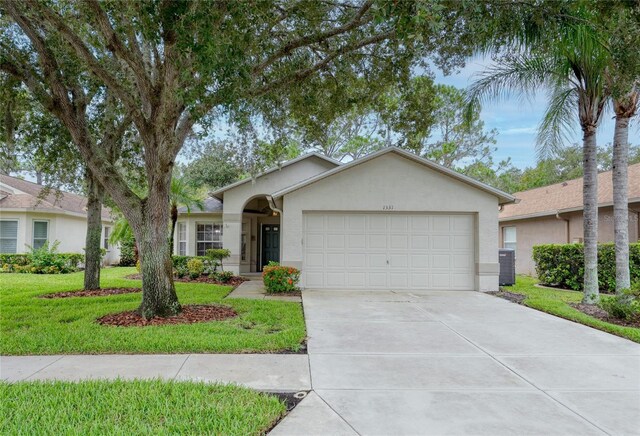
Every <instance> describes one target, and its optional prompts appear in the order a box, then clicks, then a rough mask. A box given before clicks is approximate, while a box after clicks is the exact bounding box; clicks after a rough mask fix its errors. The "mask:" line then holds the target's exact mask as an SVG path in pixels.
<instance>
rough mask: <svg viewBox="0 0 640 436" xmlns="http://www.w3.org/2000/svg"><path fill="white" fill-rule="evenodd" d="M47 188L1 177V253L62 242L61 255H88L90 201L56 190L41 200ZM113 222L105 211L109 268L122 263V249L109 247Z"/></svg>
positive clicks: (104, 238) (103, 240)
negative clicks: (86, 249)
mask: <svg viewBox="0 0 640 436" xmlns="http://www.w3.org/2000/svg"><path fill="white" fill-rule="evenodd" d="M43 189H44V186H41V185H38V184H36V183H32V182H28V181H26V180H22V179H18V178H16V177H10V176H6V175H4V174H2V175H0V253H25V252H28V251H29V246H31V247H35V248H39V247H42V245H43V244H44V243H45V242H46V241H49V242H50V243H53V242H54V241H59V242H60V245H59V246H58V251H59V252H60V253H81V254H84V247H85V238H86V233H87V211H86V204H87V199H86V198H85V197H82V196H80V195H76V194H71V193H69V192H60V193H57V192H56V191H55V190H51V192H49V193H47V195H45V196H44V197H43V198H40V193H41V192H42V190H43ZM112 228H113V222H112V220H111V217H110V216H109V212H108V210H107V209H105V208H103V209H102V238H101V241H102V243H101V245H102V247H103V248H105V249H106V250H107V253H106V255H105V257H104V259H103V262H104V264H105V265H111V264H115V263H118V261H119V260H120V250H119V249H118V247H114V246H113V245H111V244H109V241H108V239H109V235H110V232H111V229H112Z"/></svg>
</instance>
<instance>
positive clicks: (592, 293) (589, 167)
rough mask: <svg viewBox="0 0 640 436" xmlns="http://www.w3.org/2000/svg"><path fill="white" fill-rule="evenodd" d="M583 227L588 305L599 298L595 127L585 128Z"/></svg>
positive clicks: (586, 300)
mask: <svg viewBox="0 0 640 436" xmlns="http://www.w3.org/2000/svg"><path fill="white" fill-rule="evenodd" d="M583 131H584V136H583V157H582V159H583V166H584V178H583V186H582V190H583V204H584V209H583V226H584V298H583V303H585V304H596V303H597V302H598V301H599V300H600V292H599V287H598V162H597V146H596V129H595V127H594V128H590V126H587V127H585V128H583Z"/></svg>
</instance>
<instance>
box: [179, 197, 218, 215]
mask: <svg viewBox="0 0 640 436" xmlns="http://www.w3.org/2000/svg"><path fill="white" fill-rule="evenodd" d="M202 202H203V203H204V209H202V210H200V209H199V208H198V207H195V206H192V207H191V208H190V209H191V212H190V213H216V212H219V213H222V202H221V201H220V200H218V199H217V198H212V197H210V198H205V199H204V200H202ZM178 213H181V214H186V213H187V207H186V206H180V207H179V208H178Z"/></svg>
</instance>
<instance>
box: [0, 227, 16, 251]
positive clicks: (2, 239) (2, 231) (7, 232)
mask: <svg viewBox="0 0 640 436" xmlns="http://www.w3.org/2000/svg"><path fill="white" fill-rule="evenodd" d="M17 249H18V221H17V220H0V253H7V254H14V253H16V252H17Z"/></svg>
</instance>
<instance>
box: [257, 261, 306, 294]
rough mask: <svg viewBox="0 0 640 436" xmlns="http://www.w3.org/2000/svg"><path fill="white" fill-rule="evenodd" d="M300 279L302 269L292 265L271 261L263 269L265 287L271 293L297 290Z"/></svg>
mask: <svg viewBox="0 0 640 436" xmlns="http://www.w3.org/2000/svg"><path fill="white" fill-rule="evenodd" d="M299 280H300V270H298V269H296V268H293V267H290V266H282V265H279V264H277V263H275V262H269V265H267V266H265V267H264V268H263V269H262V281H263V282H264V288H265V289H266V290H267V292H268V293H270V294H286V293H293V292H297V291H298V281H299Z"/></svg>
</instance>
